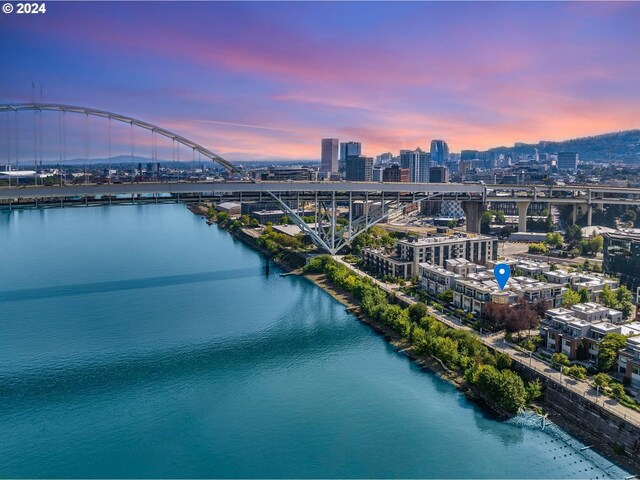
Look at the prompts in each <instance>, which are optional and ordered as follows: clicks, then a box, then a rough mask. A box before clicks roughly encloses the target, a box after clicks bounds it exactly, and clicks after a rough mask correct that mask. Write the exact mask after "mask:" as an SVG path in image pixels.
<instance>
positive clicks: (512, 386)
mask: <svg viewBox="0 0 640 480" xmlns="http://www.w3.org/2000/svg"><path fill="white" fill-rule="evenodd" d="M500 376H501V379H500V389H499V392H500V404H501V405H502V406H503V407H504V408H506V409H507V410H509V411H511V412H516V411H517V410H518V409H519V408H521V407H523V406H524V405H525V404H526V402H527V395H526V391H525V388H524V382H523V381H522V378H520V377H519V376H518V374H516V373H515V372H512V371H511V370H502V371H501V372H500Z"/></svg>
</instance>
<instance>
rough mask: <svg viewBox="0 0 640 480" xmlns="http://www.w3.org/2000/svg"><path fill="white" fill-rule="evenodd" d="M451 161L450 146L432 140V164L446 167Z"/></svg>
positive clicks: (441, 141)
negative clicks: (448, 161)
mask: <svg viewBox="0 0 640 480" xmlns="http://www.w3.org/2000/svg"><path fill="white" fill-rule="evenodd" d="M448 159H449V145H447V142H445V141H444V140H431V163H432V164H433V165H444V164H445V163H446V162H447V160H448Z"/></svg>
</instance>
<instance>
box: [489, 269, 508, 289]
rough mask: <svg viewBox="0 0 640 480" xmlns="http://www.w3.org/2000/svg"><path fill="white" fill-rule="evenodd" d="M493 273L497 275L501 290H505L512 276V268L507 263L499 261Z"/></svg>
mask: <svg viewBox="0 0 640 480" xmlns="http://www.w3.org/2000/svg"><path fill="white" fill-rule="evenodd" d="M493 275H494V276H495V277H496V282H498V285H500V290H504V286H505V285H506V284H507V281H508V280H509V277H510V276H511V269H510V268H509V265H507V264H506V263H499V264H497V265H496V266H495V267H493Z"/></svg>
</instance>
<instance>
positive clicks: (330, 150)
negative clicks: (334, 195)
mask: <svg viewBox="0 0 640 480" xmlns="http://www.w3.org/2000/svg"><path fill="white" fill-rule="evenodd" d="M321 154H322V155H321V166H320V172H322V173H334V172H337V171H338V139H337V138H323V139H322V152H321Z"/></svg>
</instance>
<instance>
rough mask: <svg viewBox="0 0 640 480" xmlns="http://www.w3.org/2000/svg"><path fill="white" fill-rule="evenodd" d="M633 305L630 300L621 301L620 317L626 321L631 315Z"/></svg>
mask: <svg viewBox="0 0 640 480" xmlns="http://www.w3.org/2000/svg"><path fill="white" fill-rule="evenodd" d="M633 310H634V306H633V304H632V303H631V302H627V301H625V302H622V303H621V304H620V311H621V312H622V318H623V319H624V320H625V321H626V320H629V319H630V318H631V316H632V315H633Z"/></svg>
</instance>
